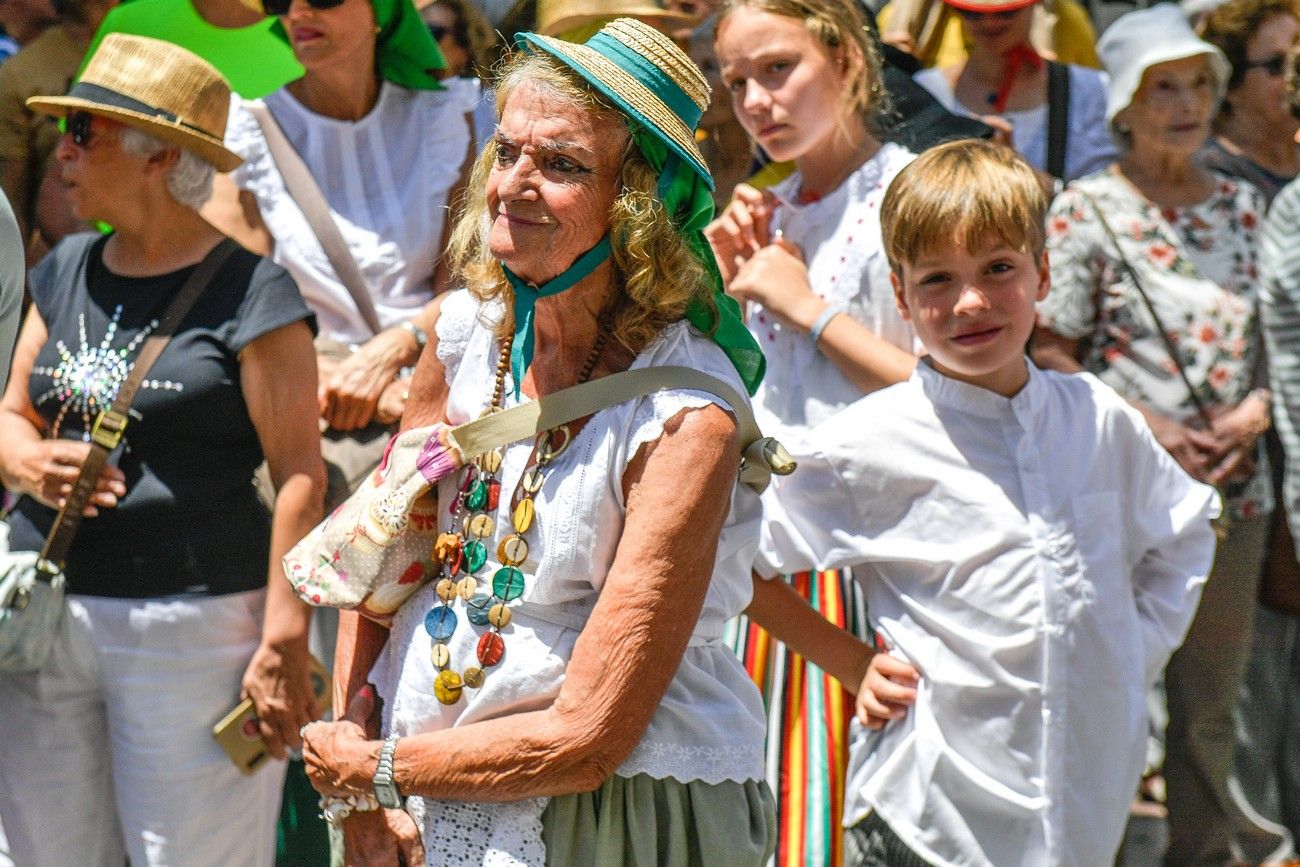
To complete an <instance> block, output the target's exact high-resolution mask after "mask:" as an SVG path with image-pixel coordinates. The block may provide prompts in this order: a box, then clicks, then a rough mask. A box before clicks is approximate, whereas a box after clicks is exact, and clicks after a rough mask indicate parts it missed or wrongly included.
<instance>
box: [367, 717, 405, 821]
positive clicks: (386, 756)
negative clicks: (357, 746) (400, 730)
mask: <svg viewBox="0 0 1300 867" xmlns="http://www.w3.org/2000/svg"><path fill="white" fill-rule="evenodd" d="M399 737H400V736H399V735H389V736H388V737H387V738H386V739H385V740H384V745H383V746H382V747H381V748H380V749H379V766H378V767H377V768H375V776H374V779H373V780H372V786H373V788H374V790H375V799H376V800H378V801H379V805H380V806H381V807H386V808H387V809H389V810H400V809H402V795H401V793H400V792H398V791H397V783H396V782H394V781H393V753H395V752H396V751H397V740H398V738H399Z"/></svg>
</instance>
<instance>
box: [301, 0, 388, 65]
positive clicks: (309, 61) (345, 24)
mask: <svg viewBox="0 0 1300 867" xmlns="http://www.w3.org/2000/svg"><path fill="white" fill-rule="evenodd" d="M280 22H281V23H282V24H283V25H284V31H285V33H287V34H289V45H290V46H292V47H293V53H294V56H295V57H297V58H298V62H299V63H301V64H302V65H303V66H305V67H306V68H307V69H311V68H312V67H315V66H319V65H321V64H328V63H331V62H338V61H339V60H341V59H343V58H350V57H355V56H358V54H364V53H365V52H366V51H367V46H370V48H369V50H370V51H371V52H373V46H374V42H375V13H374V9H373V8H372V7H371V5H370V2H369V0H343V3H342V5H340V6H336V7H334V8H333V9H316V8H315V7H313V6H311V5H310V4H309V3H307V2H306V0H293V4H292V5H291V6H290V7H289V11H288V12H287V13H286V14H284V15H282V16H281V17H280Z"/></svg>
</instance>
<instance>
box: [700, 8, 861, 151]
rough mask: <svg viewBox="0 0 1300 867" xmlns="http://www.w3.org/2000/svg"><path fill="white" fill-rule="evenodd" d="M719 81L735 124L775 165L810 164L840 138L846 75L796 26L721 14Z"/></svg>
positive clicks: (751, 12) (835, 56) (836, 58)
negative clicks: (840, 108) (809, 160)
mask: <svg viewBox="0 0 1300 867" xmlns="http://www.w3.org/2000/svg"><path fill="white" fill-rule="evenodd" d="M715 47H716V50H717V55H718V63H719V66H720V67H721V70H722V81H723V84H724V85H725V87H726V88H727V91H728V92H729V93H730V94H731V102H732V106H733V108H734V109H735V112H736V119H737V120H739V121H740V125H741V126H743V127H744V128H745V131H746V132H747V133H749V135H750V136H751V137H752V138H753V139H754V140H755V141H756V142H758V143H759V144H760V145H762V147H763V149H764V150H765V151H767V153H768V155H769V156H771V157H772V159H774V160H777V161H785V160H805V159H807V158H809V157H810V156H811V157H813V158H814V159H815V158H816V156H817V154H818V152H819V151H826V150H831V149H833V148H834V147H835V144H836V142H835V139H836V138H837V136H838V137H839V138H843V137H844V131H845V124H846V123H847V122H848V121H849V118H847V117H845V116H844V115H845V114H848V113H849V112H840V111H834V110H831V111H828V110H827V108H828V107H832V106H837V105H842V104H843V99H842V98H841V96H842V94H843V91H844V88H845V84H846V69H848V64H846V63H845V58H844V54H843V52H842V51H836V52H834V53H832V51H831V50H830V49H828V48H827V47H826V46H824V45H823V44H822V43H821V42H819V41H818V40H817V39H815V38H814V37H813V36H812V34H811V33H809V32H808V29H807V28H806V27H805V26H804V24H803V22H802V21H800V20H799V19H796V18H791V17H788V16H785V15H773V14H772V13H770V12H763V11H760V10H757V9H753V8H751V7H747V6H744V7H741V8H739V9H736V10H735V11H734V12H732V13H731V14H729V15H728V16H727V17H726V18H725V19H724V20H723V22H722V24H721V26H720V27H719V29H718V34H717V41H716V46H715Z"/></svg>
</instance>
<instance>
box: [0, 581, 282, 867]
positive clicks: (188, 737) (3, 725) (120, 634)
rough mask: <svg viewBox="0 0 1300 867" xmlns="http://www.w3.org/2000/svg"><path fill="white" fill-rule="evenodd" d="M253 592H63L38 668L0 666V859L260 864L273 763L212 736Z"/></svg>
mask: <svg viewBox="0 0 1300 867" xmlns="http://www.w3.org/2000/svg"><path fill="white" fill-rule="evenodd" d="M264 605H265V591H255V592H251V593H238V594H232V595H229V596H217V597H208V598H197V599H190V598H187V599H172V598H168V599H105V598H100V597H90V596H70V597H68V600H67V607H66V610H65V612H64V616H63V618H62V621H61V623H60V626H59V635H58V640H57V642H56V643H55V646H54V651H53V653H52V654H51V658H50V659H49V660H48V661H47V662H46V664H45V666H44V668H42V669H41V670H40V671H38V672H33V673H30V674H0V826H2V828H3V830H0V867H10V865H13V867H47V865H48V867H70V865H74V864H75V865H78V867H101V865H102V867H122V865H123V864H124V862H125V861H126V859H127V858H129V859H130V863H131V865H132V867H207V865H211V867H233V865H239V867H258V865H268V867H269V865H271V864H273V862H274V860H275V829H276V819H277V816H278V813H279V806H280V796H281V790H282V788H283V785H284V770H285V765H284V762H275V761H270V762H267V763H265V764H264V765H263V766H262V767H261V768H260V769H259V770H258V771H257V772H256V773H254V774H253V775H251V776H244V775H243V774H241V773H240V771H239V770H238V769H237V768H236V767H235V765H234V764H233V763H232V762H231V761H230V759H229V758H228V757H227V756H226V754H225V752H223V751H222V749H221V748H220V747H219V746H217V744H216V741H214V740H213V738H212V725H213V724H214V723H216V722H217V721H218V720H220V719H221V718H222V717H223V716H225V714H226V712H227V711H229V710H230V709H231V708H232V707H233V706H234V705H235V703H236V701H237V699H238V697H239V686H240V679H241V677H242V676H243V673H244V669H245V667H246V666H247V665H248V661H249V659H250V658H251V657H252V654H253V651H254V650H255V649H256V647H257V644H258V641H259V639H260V636H261V626H262V613H263V608H264Z"/></svg>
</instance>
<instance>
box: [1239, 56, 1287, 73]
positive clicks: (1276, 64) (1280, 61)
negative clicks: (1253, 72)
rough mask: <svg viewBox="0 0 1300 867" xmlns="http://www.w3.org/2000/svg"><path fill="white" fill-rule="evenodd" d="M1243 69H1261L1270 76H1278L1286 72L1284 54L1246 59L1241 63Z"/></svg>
mask: <svg viewBox="0 0 1300 867" xmlns="http://www.w3.org/2000/svg"><path fill="white" fill-rule="evenodd" d="M1242 67H1243V68H1245V69H1262V70H1264V71H1265V72H1266V73H1268V75H1269V76H1270V77H1272V78H1278V77H1280V76H1281V75H1282V73H1284V72H1286V55H1285V54H1282V53H1280V52H1279V53H1278V54H1271V55H1269V56H1268V57H1265V58H1264V59H1263V60H1247V61H1246V62H1245V63H1243V64H1242Z"/></svg>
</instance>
